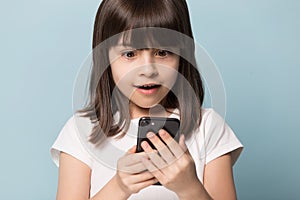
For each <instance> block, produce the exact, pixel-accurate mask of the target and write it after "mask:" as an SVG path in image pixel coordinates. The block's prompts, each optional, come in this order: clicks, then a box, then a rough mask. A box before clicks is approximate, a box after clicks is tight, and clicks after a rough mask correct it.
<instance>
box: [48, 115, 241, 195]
mask: <svg viewBox="0 0 300 200" xmlns="http://www.w3.org/2000/svg"><path fill="white" fill-rule="evenodd" d="M201 111H202V121H201V125H200V127H199V128H198V129H197V130H196V131H195V132H193V133H192V135H191V136H190V137H188V138H187V139H186V144H187V147H188V150H189V151H190V153H191V155H192V157H193V159H194V162H195V165H196V170H197V175H198V178H199V180H200V181H201V182H203V172H204V166H205V164H207V163H209V162H210V161H212V160H213V159H215V158H217V157H219V156H221V155H224V154H226V153H229V152H231V154H232V158H233V163H235V161H236V160H237V158H238V157H239V155H240V153H241V150H242V147H243V146H242V144H241V143H240V141H239V140H238V139H237V137H236V136H235V134H234V133H233V131H232V130H231V129H230V127H229V126H228V125H227V124H226V123H225V122H224V120H223V118H222V117H221V116H220V115H219V114H217V113H216V112H215V111H214V110H213V109H202V110H201ZM169 117H174V118H179V117H178V115H177V114H176V113H173V114H171V115H170V116H169ZM92 127H93V125H92V123H91V122H90V120H89V119H88V118H84V117H80V116H78V115H74V116H72V117H71V118H70V119H69V121H68V122H67V123H66V125H65V126H64V127H63V129H62V130H61V132H60V134H59V136H58V138H57V139H56V141H55V143H54V144H53V146H52V148H51V156H52V159H53V161H54V162H55V164H56V165H57V166H58V165H59V154H60V152H61V151H62V152H65V153H68V154H70V155H72V156H73V157H75V158H77V159H78V160H80V161H82V162H83V163H85V164H86V165H88V166H89V167H90V169H91V171H92V173H91V187H90V195H91V197H92V196H94V195H95V194H96V193H97V192H98V191H99V190H100V189H101V188H102V187H103V186H104V185H105V184H106V183H107V182H108V181H109V180H110V179H111V178H112V177H113V176H114V175H115V173H116V166H117V160H118V159H119V158H120V157H121V156H123V155H124V154H125V152H127V151H128V149H130V148H131V147H132V146H133V145H136V137H137V128H138V119H133V120H131V123H130V128H129V130H128V131H127V133H126V135H125V136H124V137H123V138H122V139H115V138H107V139H106V140H104V142H102V143H101V145H100V146H95V145H92V144H91V143H89V142H88V136H89V135H90V133H91V129H92ZM129 199H130V200H135V199H143V200H148V199H149V200H150V199H151V200H152V199H164V200H175V199H176V200H177V199H178V197H177V196H176V194H175V193H174V192H172V191H170V190H168V189H166V188H165V187H163V186H156V185H153V186H149V187H147V188H145V189H143V190H141V191H140V192H139V193H138V194H134V195H132V196H131V197H130V198H129Z"/></svg>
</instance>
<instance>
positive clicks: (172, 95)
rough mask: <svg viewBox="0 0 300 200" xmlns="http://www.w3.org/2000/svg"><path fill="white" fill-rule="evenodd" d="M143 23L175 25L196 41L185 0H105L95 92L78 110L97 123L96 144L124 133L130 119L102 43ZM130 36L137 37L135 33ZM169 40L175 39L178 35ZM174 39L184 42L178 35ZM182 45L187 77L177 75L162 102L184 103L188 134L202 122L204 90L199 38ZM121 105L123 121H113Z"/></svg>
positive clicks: (98, 22)
mask: <svg viewBox="0 0 300 200" xmlns="http://www.w3.org/2000/svg"><path fill="white" fill-rule="evenodd" d="M143 27H158V28H164V29H166V30H173V31H176V32H179V33H181V34H182V35H184V36H186V37H188V38H189V39H190V40H192V41H193V34H192V29H191V24H190V19H189V12H188V7H187V4H186V2H185V0H130V1H128V0H103V1H102V3H101V4H100V7H99V9H98V11H97V14H96V18H95V24H94V33H93V68H92V71H91V80H90V83H89V84H90V86H89V92H90V97H89V101H88V104H87V106H86V107H85V108H84V109H82V110H80V111H79V113H82V114H83V116H85V117H89V118H90V119H91V121H92V123H94V128H93V130H92V133H91V135H90V141H91V142H92V143H94V144H97V143H99V142H100V141H101V139H102V138H103V136H107V137H112V136H115V135H118V134H119V133H121V135H120V137H122V136H123V135H124V134H125V133H126V131H127V130H128V127H129V124H130V113H129V110H128V103H129V100H128V99H127V98H126V97H125V96H124V95H123V94H122V93H121V92H120V91H119V90H118V88H117V87H116V88H115V83H114V81H113V78H112V74H111V69H110V66H109V58H108V50H109V49H108V48H99V46H100V45H101V44H102V43H105V42H106V41H107V39H109V38H111V37H112V36H115V35H116V34H119V33H122V32H124V31H130V30H132V29H136V28H143ZM146 34H147V33H146ZM152 37H153V38H155V39H154V40H159V37H156V36H155V34H154V33H152ZM117 38H119V37H117ZM131 38H134V37H131ZM113 41H114V42H111V40H110V43H109V44H106V45H104V46H110V47H111V46H112V45H115V44H116V43H117V40H113ZM131 42H133V41H132V39H131ZM161 42H163V41H158V43H161ZM169 42H173V43H174V40H173V41H169ZM175 42H178V43H180V41H179V40H178V41H175ZM184 45H185V46H184ZM179 46H184V49H185V50H184V51H185V52H186V54H187V55H188V56H186V58H184V57H182V56H181V57H180V61H179V69H178V72H179V73H180V74H181V75H182V77H183V78H181V79H180V78H178V79H177V81H176V83H175V84H174V86H173V88H172V90H170V92H169V93H168V94H167V96H166V97H165V98H164V100H163V101H162V102H161V105H162V106H164V107H165V108H166V109H172V108H178V109H179V111H180V121H181V131H182V133H184V134H186V135H189V133H190V132H191V131H192V130H194V129H196V128H198V126H199V125H200V122H201V105H202V102H203V97H204V90H203V85H202V81H201V77H200V74H199V72H198V70H197V67H196V61H195V57H194V51H195V46H194V42H192V43H190V44H189V45H188V44H187V43H186V44H184V42H182V43H181V44H179ZM181 53H182V52H181ZM180 55H181V54H180ZM188 61H189V62H188ZM183 79H184V80H183ZM185 82H187V83H188V84H189V87H191V88H192V90H189V89H187V88H186V83H185ZM117 111H118V113H119V118H118V121H114V114H115V113H116V112H117Z"/></svg>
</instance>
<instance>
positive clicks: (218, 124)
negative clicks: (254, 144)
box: [202, 109, 243, 165]
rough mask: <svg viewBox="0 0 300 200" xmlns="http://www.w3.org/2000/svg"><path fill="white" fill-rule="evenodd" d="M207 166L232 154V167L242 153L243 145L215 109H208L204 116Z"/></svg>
mask: <svg viewBox="0 0 300 200" xmlns="http://www.w3.org/2000/svg"><path fill="white" fill-rule="evenodd" d="M202 120H203V121H202V122H203V123H204V126H205V127H204V130H205V131H204V137H205V149H206V164H207V163H209V162H210V161H212V160H214V159H216V158H218V157H220V156H222V155H224V154H227V153H231V156H232V165H234V163H235V162H236V161H237V159H238V157H239V155H240V154H241V152H242V149H243V145H242V144H241V142H240V141H239V140H238V138H237V137H236V135H235V134H234V132H233V131H232V129H231V128H230V127H229V126H228V125H227V124H226V122H225V121H224V119H223V118H222V117H221V116H220V115H219V114H218V113H217V112H215V111H214V110H213V109H207V111H206V112H205V114H204V115H203V118H202Z"/></svg>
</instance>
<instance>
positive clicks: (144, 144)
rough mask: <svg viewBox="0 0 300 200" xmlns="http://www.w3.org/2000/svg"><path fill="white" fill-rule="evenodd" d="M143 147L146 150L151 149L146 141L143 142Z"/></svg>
mask: <svg viewBox="0 0 300 200" xmlns="http://www.w3.org/2000/svg"><path fill="white" fill-rule="evenodd" d="M142 147H143V148H145V149H146V148H148V147H149V145H148V143H147V142H145V141H144V142H142Z"/></svg>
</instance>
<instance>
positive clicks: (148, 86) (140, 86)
mask: <svg viewBox="0 0 300 200" xmlns="http://www.w3.org/2000/svg"><path fill="white" fill-rule="evenodd" d="M135 87H137V88H139V89H143V90H151V89H154V88H158V87H160V85H159V84H145V85H137V86H135Z"/></svg>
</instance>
